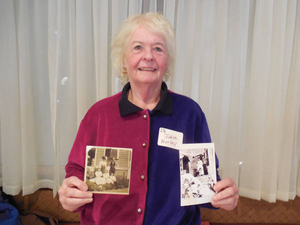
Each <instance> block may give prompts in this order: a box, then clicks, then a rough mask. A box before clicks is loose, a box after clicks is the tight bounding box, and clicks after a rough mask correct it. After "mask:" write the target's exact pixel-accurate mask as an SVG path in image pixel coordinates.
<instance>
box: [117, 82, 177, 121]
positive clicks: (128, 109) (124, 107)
mask: <svg viewBox="0 0 300 225" xmlns="http://www.w3.org/2000/svg"><path fill="white" fill-rule="evenodd" d="M129 90H130V83H129V82H128V83H127V84H126V85H125V86H124V88H123V90H122V98H121V100H120V101H119V110H120V114H121V116H122V117H124V116H127V115H129V114H132V113H136V112H138V111H141V110H143V109H141V108H140V107H138V106H136V105H134V104H132V103H131V102H130V101H129V100H128V98H127V93H128V91H129ZM161 90H162V95H161V99H160V100H159V102H158V103H157V105H156V107H155V108H154V109H153V110H152V111H153V112H154V111H161V112H162V113H164V114H172V112H173V107H172V100H171V96H170V93H169V91H168V87H167V84H166V83H165V82H163V83H162V85H161Z"/></svg>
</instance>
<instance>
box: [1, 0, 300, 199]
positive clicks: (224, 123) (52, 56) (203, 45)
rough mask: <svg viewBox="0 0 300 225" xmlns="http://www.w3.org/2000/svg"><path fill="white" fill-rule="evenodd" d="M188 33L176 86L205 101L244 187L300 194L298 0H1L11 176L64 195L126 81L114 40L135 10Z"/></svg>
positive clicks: (5, 136) (260, 192) (254, 193)
mask: <svg viewBox="0 0 300 225" xmlns="http://www.w3.org/2000/svg"><path fill="white" fill-rule="evenodd" d="M149 11H152V12H160V13H162V14H164V15H165V16H166V17H167V18H168V20H169V21H170V23H171V25H172V26H173V28H174V30H175V33H176V41H177V53H176V66H175V71H172V75H171V76H170V79H169V80H168V82H167V84H168V86H169V89H170V90H172V91H175V92H177V93H180V94H184V95H187V96H189V97H191V98H192V99H194V100H195V101H196V102H198V103H199V105H200V106H201V108H202V109H203V111H204V112H205V114H206V117H207V121H208V124H209V126H210V130H211V136H212V140H213V142H214V143H215V146H216V152H217V154H218V157H219V159H220V174H221V176H222V177H232V178H234V179H235V181H236V182H237V183H238V185H239V187H240V194H241V196H244V197H248V198H252V199H258V200H260V199H264V200H266V201H268V202H275V201H276V200H277V199H278V200H283V201H288V200H289V199H293V198H295V196H296V195H298V196H300V178H299V177H300V166H299V157H300V122H299V121H300V113H299V112H300V91H299V90H300V63H299V62H300V41H299V40H300V4H299V1H297V0H271V1H263V0H256V1H254V0H226V1H216V0H213V1H211V0H200V1H198V0H191V1H185V0H163V1H158V0H125V1H123V0H112V1H110V0H67V1H61V0H53V1H38V0H14V1H5V0H0V15H1V20H0V30H1V35H0V107H1V108H0V150H1V152H0V160H1V161H0V163H1V165H0V168H1V169H0V185H2V186H3V189H4V191H5V192H6V193H7V194H12V195H16V194H18V193H19V192H20V191H21V190H22V191H23V194H24V195H26V194H30V193H33V192H34V191H36V190H37V189H39V188H45V187H46V188H52V189H53V190H54V195H55V194H56V192H57V190H58V188H59V186H60V184H61V182H62V180H63V179H64V176H65V172H64V166H65V164H66V162H67V159H68V155H69V152H70V149H71V147H72V144H73V141H74V138H75V135H76V132H77V128H78V126H79V123H80V121H81V119H82V118H83V116H84V115H85V113H86V111H87V110H88V109H89V108H90V107H91V106H92V105H93V104H94V103H95V102H96V101H98V100H100V99H103V98H105V97H107V96H110V95H112V94H115V93H117V92H119V91H120V90H121V89H122V85H121V83H120V81H119V80H118V78H117V75H116V73H115V71H114V70H113V68H112V63H111V59H110V44H111V38H112V36H113V35H114V34H115V33H116V32H117V30H118V28H119V27H120V25H121V23H122V22H123V21H124V20H125V19H126V18H127V17H128V16H129V15H132V14H135V13H146V12H149Z"/></svg>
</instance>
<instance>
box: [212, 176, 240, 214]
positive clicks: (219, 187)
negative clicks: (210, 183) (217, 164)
mask: <svg viewBox="0 0 300 225" xmlns="http://www.w3.org/2000/svg"><path fill="white" fill-rule="evenodd" d="M214 190H215V191H216V192H217V194H215V195H214V196H213V198H212V201H211V204H212V205H213V206H214V207H217V208H222V209H225V210H232V209H234V208H235V207H236V206H237V203H238V200H239V188H238V187H237V185H236V184H235V181H234V180H233V179H231V178H225V179H223V180H220V181H218V182H217V183H216V184H215V186H214Z"/></svg>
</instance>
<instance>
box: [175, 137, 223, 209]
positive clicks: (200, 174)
mask: <svg viewBox="0 0 300 225" xmlns="http://www.w3.org/2000/svg"><path fill="white" fill-rule="evenodd" d="M179 161H180V198H181V206H187V205H198V204H203V203H209V202H211V200H212V197H213V196H214V194H215V192H214V190H213V185H214V184H215V183H216V181H217V172H216V162H215V146H214V143H201V144H183V145H181V146H180V147H179Z"/></svg>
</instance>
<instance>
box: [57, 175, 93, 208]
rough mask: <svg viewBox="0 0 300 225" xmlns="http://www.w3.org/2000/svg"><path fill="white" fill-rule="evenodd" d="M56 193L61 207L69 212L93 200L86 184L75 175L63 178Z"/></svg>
mask: <svg viewBox="0 0 300 225" xmlns="http://www.w3.org/2000/svg"><path fill="white" fill-rule="evenodd" d="M58 194H59V201H60V203H61V204H62V207H63V208H64V209H66V210H68V211H71V212H74V211H75V210H76V209H78V208H79V207H81V206H83V205H85V204H87V203H91V202H92V201H93V193H92V192H89V191H88V186H87V184H86V183H84V182H83V181H82V180H80V179H79V178H78V177H75V176H72V177H68V178H66V179H64V181H63V183H62V185H61V187H60V189H59V190H58Z"/></svg>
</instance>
